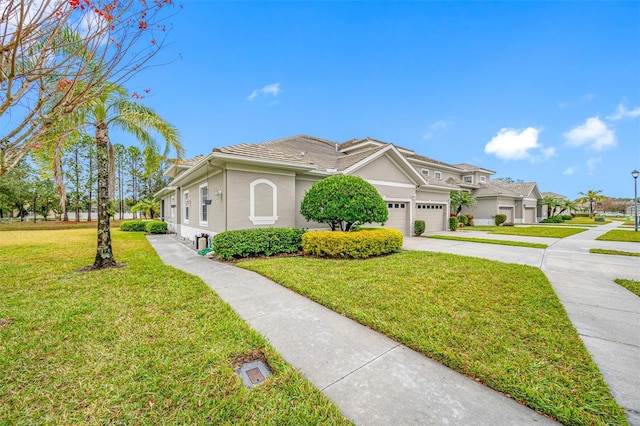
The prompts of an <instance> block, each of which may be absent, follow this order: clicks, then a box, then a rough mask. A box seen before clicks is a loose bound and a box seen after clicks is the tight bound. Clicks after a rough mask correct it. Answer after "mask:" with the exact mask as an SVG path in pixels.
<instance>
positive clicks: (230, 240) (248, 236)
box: [212, 228, 305, 260]
mask: <svg viewBox="0 0 640 426" xmlns="http://www.w3.org/2000/svg"><path fill="white" fill-rule="evenodd" d="M304 232H305V230H304V229H300V228H255V229H239V230H234V231H225V232H221V233H219V234H216V235H215V236H214V237H213V243H212V248H213V251H214V252H215V254H216V256H218V257H219V258H221V259H224V260H232V259H241V258H245V257H253V256H259V255H266V256H273V255H274V254H280V253H297V252H298V251H300V249H301V248H302V239H301V237H302V234H304Z"/></svg>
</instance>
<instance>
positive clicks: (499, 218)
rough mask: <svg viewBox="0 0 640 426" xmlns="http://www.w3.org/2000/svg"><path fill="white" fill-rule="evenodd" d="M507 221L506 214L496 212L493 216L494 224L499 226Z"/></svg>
mask: <svg viewBox="0 0 640 426" xmlns="http://www.w3.org/2000/svg"><path fill="white" fill-rule="evenodd" d="M506 221H507V215H506V214H497V215H496V217H495V222H496V226H500V225H502V224H503V223H505V222H506Z"/></svg>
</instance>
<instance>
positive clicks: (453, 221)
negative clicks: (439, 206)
mask: <svg viewBox="0 0 640 426" xmlns="http://www.w3.org/2000/svg"><path fill="white" fill-rule="evenodd" d="M456 229H458V218H457V217H456V216H452V217H450V218H449V230H450V231H455V230H456Z"/></svg>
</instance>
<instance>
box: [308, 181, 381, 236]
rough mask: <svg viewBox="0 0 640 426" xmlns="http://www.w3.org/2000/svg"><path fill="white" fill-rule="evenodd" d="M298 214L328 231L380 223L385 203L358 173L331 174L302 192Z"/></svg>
mask: <svg viewBox="0 0 640 426" xmlns="http://www.w3.org/2000/svg"><path fill="white" fill-rule="evenodd" d="M300 213H301V214H302V216H303V217H304V218H305V219H306V220H308V221H315V222H319V223H327V224H329V226H330V227H331V230H332V231H335V230H337V229H340V230H342V231H349V230H350V229H351V228H352V227H353V226H354V225H356V226H357V225H363V224H365V223H380V224H384V222H386V221H387V219H388V217H389V212H388V210H387V206H386V204H385V202H384V200H383V199H382V197H381V196H380V194H379V193H378V191H377V190H376V188H375V187H374V186H373V185H371V184H370V183H368V182H367V181H365V180H364V179H362V178H361V177H358V176H346V175H335V176H330V177H328V178H325V179H322V180H320V181H318V182H316V183H314V184H313V186H311V188H310V189H309V190H308V191H307V192H306V194H305V196H304V199H303V200H302V204H301V205H300Z"/></svg>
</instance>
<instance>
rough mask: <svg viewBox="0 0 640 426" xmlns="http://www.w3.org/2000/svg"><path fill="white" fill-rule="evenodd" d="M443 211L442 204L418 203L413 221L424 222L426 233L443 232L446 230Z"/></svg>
mask: <svg viewBox="0 0 640 426" xmlns="http://www.w3.org/2000/svg"><path fill="white" fill-rule="evenodd" d="M445 211H446V210H445V208H444V205H442V204H428V203H418V204H416V213H415V219H416V220H424V224H425V231H426V232H434V231H444V230H445V229H446V228H445V223H444V220H445V218H444V214H445Z"/></svg>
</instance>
